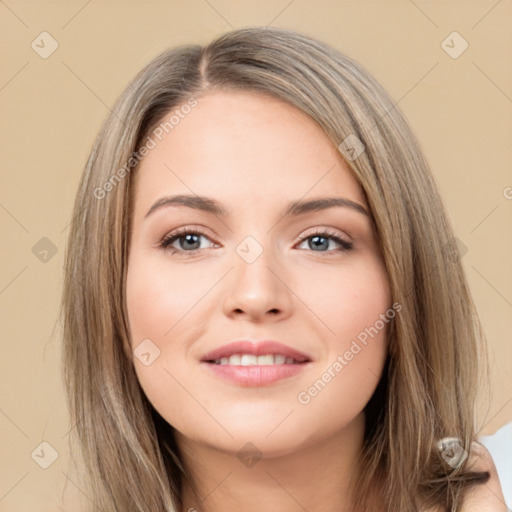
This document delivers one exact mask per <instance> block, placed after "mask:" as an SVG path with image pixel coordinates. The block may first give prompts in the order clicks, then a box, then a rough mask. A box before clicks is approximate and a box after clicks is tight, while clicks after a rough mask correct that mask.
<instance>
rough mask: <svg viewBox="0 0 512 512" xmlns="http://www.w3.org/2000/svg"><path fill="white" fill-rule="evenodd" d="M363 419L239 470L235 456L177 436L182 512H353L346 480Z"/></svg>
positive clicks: (359, 443) (351, 470) (360, 438)
mask: <svg viewBox="0 0 512 512" xmlns="http://www.w3.org/2000/svg"><path fill="white" fill-rule="evenodd" d="M363 435H364V414H363V413H361V414H360V415H359V416H357V417H356V418H355V419H354V420H353V421H352V422H351V423H350V424H348V425H346V426H345V427H344V428H343V429H342V430H340V431H338V432H336V433H334V434H333V435H331V436H330V437H328V438H325V439H323V440H321V441H319V442H316V443H314V444H311V445H308V446H303V447H300V449H297V450H295V451H292V452H290V453H287V454H285V455H281V456H278V457H272V456H268V457H267V456H265V454H262V457H261V458H259V459H254V460H255V462H254V461H253V462H254V463H253V464H250V463H248V464H247V465H246V464H243V463H242V462H241V460H240V459H239V458H238V457H237V453H236V451H235V453H227V452H225V451H219V450H218V449H216V448H214V447H212V446H205V445H203V444H198V443H196V442H193V441H191V440H190V439H187V438H185V437H183V436H182V435H181V434H179V433H178V432H176V436H177V441H178V443H179V446H180V452H181V453H182V456H183V459H184V462H185V467H187V468H188V469H189V472H190V475H191V478H192V481H193V482H194V484H195V488H196V489H197V494H195V493H194V491H193V490H192V488H191V486H190V485H188V484H185V486H184V489H183V491H182V496H183V509H182V512H194V511H197V512H232V511H237V512H239V511H240V510H244V512H256V511H261V510H286V511H287V512H295V511H297V512H304V510H307V511H308V512H320V511H325V510H336V511H337V512H355V511H354V508H353V503H352V497H351V485H352V483H351V478H352V476H353V474H354V468H355V464H356V461H357V459H358V457H359V456H360V453H361V448H362V443H363Z"/></svg>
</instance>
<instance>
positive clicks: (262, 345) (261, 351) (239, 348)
mask: <svg viewBox="0 0 512 512" xmlns="http://www.w3.org/2000/svg"><path fill="white" fill-rule="evenodd" d="M234 354H252V355H255V356H263V355H266V354H273V355H283V356H285V357H292V358H293V359H295V361H297V362H306V361H311V357H310V356H308V355H307V354H304V353H303V352H300V351H298V350H296V349H294V348H291V347H289V346H287V345H284V344H283V343H279V342H278V341H272V340H264V341H246V340H240V341H234V342H232V343H228V344H226V345H222V347H219V348H216V349H215V350H212V351H211V352H208V353H207V354H204V355H203V356H202V357H201V361H204V362H206V361H215V360H217V359H220V358H221V357H230V356H232V355H234Z"/></svg>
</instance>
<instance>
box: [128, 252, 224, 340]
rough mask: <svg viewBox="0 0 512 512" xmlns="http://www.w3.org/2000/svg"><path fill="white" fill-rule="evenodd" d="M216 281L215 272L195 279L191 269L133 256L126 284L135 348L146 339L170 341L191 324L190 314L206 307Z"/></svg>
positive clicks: (197, 276)
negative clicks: (199, 307) (203, 306)
mask: <svg viewBox="0 0 512 512" xmlns="http://www.w3.org/2000/svg"><path fill="white" fill-rule="evenodd" d="M215 279H216V278H215V274H212V272H210V273H209V275H208V273H203V272H201V273H200V274H198V272H194V276H193V280H191V275H190V272H188V271H187V269H185V270H183V269H180V267H179V266H174V267H173V266H172V265H165V261H163V263H162V262H160V261H153V260H152V259H151V258H147V257H144V256H143V255H140V256H139V255H137V254H135V255H133V257H132V259H131V260H130V263H129V266H128V276H127V284H126V301H127V308H128V318H129V323H130V331H131V335H132V345H133V346H136V345H137V343H140V341H142V340H143V339H146V338H150V339H153V338H154V339H155V340H161V341H162V342H165V340H167V339H170V338H171V336H172V335H174V334H176V332H178V331H180V330H181V329H182V327H183V326H184V325H186V324H187V322H189V321H190V318H191V317H190V316H187V315H188V314H189V313H190V312H191V310H192V308H193V307H194V305H195V304H197V303H198V302H199V301H201V302H202V303H203V304H204V302H203V299H204V298H206V302H207V301H208V299H207V293H208V290H209V289H210V288H211V287H212V285H213V283H215ZM197 310H198V308H196V309H195V310H194V312H195V314H197ZM192 316H193V314H192ZM161 341H159V343H161Z"/></svg>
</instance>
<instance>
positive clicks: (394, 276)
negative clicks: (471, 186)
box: [61, 27, 489, 512]
mask: <svg viewBox="0 0 512 512" xmlns="http://www.w3.org/2000/svg"><path fill="white" fill-rule="evenodd" d="M219 88H222V89H224V90H229V89H244V90H249V91H253V92H255V93H262V94H267V95H270V96H273V97H275V98H278V99H280V100H282V101H285V102H288V103H290V104H292V105H294V106H295V107H297V108H298V109H300V110H301V111H303V112H305V113H306V114H308V115H309V116H311V117H312V118H313V119H314V120H315V121H316V122H317V123H318V124H319V125H320V126H321V127H322V128H323V130H324V131H325V134H326V135H327V136H328V137H329V138H330V140H331V141H332V142H333V144H335V145H336V147H339V148H340V151H342V153H343V154H344V156H345V157H346V161H347V164H348V165H349V166H350V168H351V169H352V170H353V172H354V175H355V176H356V177H357V179H358V181H359V182H360V184H361V187H362V189H363V191H364V193H365V195H366V198H367V201H368V205H369V207H370V210H371V213H372V216H373V218H374V221H375V226H376V232H377V237H378V243H379V246H380V249H381V251H382V255H383V258H384V262H385V265H386V269H387V272H388V276H389V280H390V287H391V293H392V299H393V301H396V302H398V303H400V304H401V305H402V309H401V311H400V314H399V315H396V316H395V318H394V319H393V321H392V322H391V325H390V330H389V347H390V348H389V353H388V357H387V361H386V365H385V369H384V371H383V374H382V377H381V380H380V382H379V385H378V387H377V389H376V391H375V393H374V395H373V396H372V398H371V399H370V401H369V403H368V404H367V406H366V408H365V412H366V431H365V440H364V446H363V452H362V454H361V457H360V460H359V462H358V467H357V468H355V470H354V477H353V493H354V500H355V504H356V506H357V507H358V508H359V507H360V508H361V509H363V510H364V509H365V504H366V501H365V500H366V497H367V496H368V495H369V494H370V489H373V488H374V484H375V483H376V482H378V481H381V482H384V485H383V489H384V491H383V494H382V497H381V498H382V501H381V503H382V509H383V510H386V511H388V512H392V511H396V512H398V511H400V512H403V511H405V510H407V511H409V510H419V509H421V510H424V508H423V507H425V508H427V507H428V508H436V510H440V511H443V512H445V511H446V512H457V511H459V510H460V507H461V503H462V499H463V496H464V491H465V490H466V489H467V488H468V487H469V486H470V485H472V484H474V483H477V482H485V481H486V479H487V478H488V477H489V474H488V473H487V472H483V473H476V472H471V471H470V468H469V467H467V466H468V465H467V463H466V462H467V461H466V462H464V458H463V457H462V455H463V454H464V453H466V452H467V453H469V454H471V444H472V442H473V441H475V440H476V435H477V429H478V426H477V424H476V423H477V420H476V413H477V411H478V409H477V407H476V403H477V402H476V400H477V397H478V390H479V388H480V387H482V386H483V387H484V389H488V387H489V384H488V374H489V372H488V362H487V347H486V344H485V343H486V342H485V337H484V334H483V332H482V328H481V326H480V323H479V320H478V317H477V313H476V309H475V306H474V303H473V302H472V299H471V296H470V292H469V289H468V284H467V280H466V277H465V273H464V270H463V266H462V264H461V261H460V256H459V254H458V252H457V241H456V239H455V238H454V234H453V229H452V227H451V224H450V222H449V219H448V216H447V214H446V212H445V209H444V206H443V204H442V200H441V198H440V195H439V192H438V190H437V185H436V183H435V179H434V177H433V174H432V172H431V170H430V169H429V166H428V164H427V162H426V160H425V158H424V156H423V154H422V150H421V148H420V145H419V143H418V142H417V140H416V138H415V136H414V135H413V133H412V131H411V129H410V128H409V127H408V124H407V122H406V120H405V119H404V117H403V115H402V114H401V112H400V110H399V108H398V107H397V105H396V103H395V102H394V101H393V100H392V99H391V97H390V96H389V95H388V94H387V93H386V91H385V90H384V89H383V88H382V86H380V85H379V83H378V82H377V81H376V80H375V79H374V78H373V77H372V76H371V75H370V74H369V73H368V72H367V71H366V70H365V69H364V68H363V67H362V66H361V65H360V64H359V63H357V62H356V61H355V60H353V59H351V58H349V57H348V56H346V55H344V54H342V53H340V52H339V51H337V50H335V49H334V48H332V47H330V46H328V45H326V44H324V43H322V42H319V41H317V40H315V39H314V38H311V37H309V36H307V35H305V34H301V33H298V32H295V31H291V30H285V29H278V28H262V27H246V28H243V29H239V30H233V31H231V32H228V33H226V34H224V35H222V36H221V37H219V38H217V39H216V40H214V41H213V42H211V43H210V44H208V45H206V46H199V45H187V46H181V47H177V48H173V49H170V50H168V51H165V52H163V53H162V54H160V55H158V56H157V57H156V58H155V59H154V60H152V61H151V62H150V63H149V64H148V65H147V66H146V67H144V68H143V69H142V70H141V71H140V72H139V73H138V75H137V76H136V77H135V78H134V79H133V81H132V82H131V83H130V84H129V85H128V86H127V88H126V89H125V90H124V92H123V93H122V94H121V96H120V98H119V99H118V101H117V102H116V104H115V106H114V107H113V110H112V113H111V115H109V116H108V118H107V119H106V121H105V122H104V124H103V127H102V129H101V131H100V133H99V134H98V137H97V139H96V141H95V143H94V146H93V148H92V151H91V154H90V157H89V159H88V161H87V164H86V167H85V169H84V172H83V175H82V178H81V182H80V186H79V190H78V193H77V196H76V201H75V206H74V211H73V216H72V222H71V226H70V233H69V240H68V245H67V250H66V262H65V282H64V290H63V296H62V303H61V309H62V318H63V327H64V332H63V335H64V336H63V337H64V339H63V359H62V363H63V376H64V380H65V386H66V389H67V397H68V406H69V410H70V414H71V421H72V424H73V425H74V428H73V430H72V432H71V434H72V439H74V440H75V441H76V443H77V447H78V451H76V452H75V451H74V450H75V448H74V446H71V450H72V454H73V455H80V457H81V458H82V463H81V464H83V466H81V467H83V469H84V475H85V483H84V485H85V486H86V490H85V492H86V494H87V496H88V497H89V500H90V501H91V502H92V503H93V504H94V506H95V507H98V508H99V509H101V510H105V511H106V510H108V511H109V512H113V511H123V512H128V511H153V512H154V511H163V510H166V511H172V510H175V511H181V507H182V505H183V504H182V499H181V494H180V492H181V489H182V485H183V481H184V479H187V478H188V472H187V470H186V468H185V467H184V465H183V462H182V458H181V456H180V453H179V449H178V446H177V445H176V443H175V442H174V437H173V432H172V427H171V426H170V425H168V424H167V423H166V422H165V421H164V420H163V419H162V418H161V417H160V415H159V414H158V413H157V412H156V411H155V410H154V409H153V407H152V405H151V404H150V403H149V401H148V400H147V398H146V397H145V395H144V393H143V391H142V389H141V387H140V385H139V383H138V380H137V377H136V374H135V370H134V365H133V358H132V357H131V349H130V333H129V328H128V321H127V314H126V301H125V279H126V270H127V261H128V250H129V243H128V241H129V238H130V228H131V217H130V215H131V214H130V212H131V211H132V210H133V204H132V203H133V178H134V174H135V173H136V172H137V164H138V163H139V161H140V159H141V158H142V157H143V154H144V151H143V147H144V146H146V148H147V147H149V145H150V144H151V143H156V139H157V138H158V133H161V132H159V131H158V130H159V129H160V130H161V129H165V130H169V129H172V124H173V121H172V120H169V121H166V122H167V124H165V123H164V124H161V123H162V121H163V120H164V119H166V117H165V116H170V115H172V113H173V111H175V118H176V120H178V119H181V118H183V117H184V116H186V114H187V112H188V111H190V109H192V108H194V105H195V104H197V102H198V101H201V96H202V95H205V94H208V92H209V91H212V90H214V89H219ZM169 119H170V118H169ZM175 122H179V121H175ZM347 137H350V138H349V139H347ZM347 140H351V141H354V140H356V141H359V143H360V144H362V146H360V147H363V146H364V150H363V151H362V153H361V154H359V156H357V157H356V158H347V153H346V151H344V149H346V144H345V142H344V141H347ZM344 144H345V145H344ZM141 155H142V156H141ZM352 156H353V154H352ZM451 437H453V438H457V439H459V440H460V444H458V445H456V447H457V449H458V450H459V452H458V453H459V455H461V458H459V463H457V464H453V457H452V458H450V457H448V456H446V450H450V449H451V450H452V452H451V454H452V455H453V445H452V447H451V448H450V447H447V446H448V445H446V446H445V445H440V446H439V445H438V442H439V440H440V439H444V438H451ZM443 449H444V451H443ZM463 450H464V451H463ZM89 500H87V503H89ZM420 507H421V508H420ZM91 509H92V505H91Z"/></svg>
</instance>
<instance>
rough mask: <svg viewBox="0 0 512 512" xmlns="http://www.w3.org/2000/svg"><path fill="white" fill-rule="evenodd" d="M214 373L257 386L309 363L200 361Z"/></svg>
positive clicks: (243, 384) (227, 378)
mask: <svg viewBox="0 0 512 512" xmlns="http://www.w3.org/2000/svg"><path fill="white" fill-rule="evenodd" d="M201 364H202V365H206V366H207V367H208V368H209V369H210V371H212V372H213V373H214V374H215V375H217V376H219V377H221V378H223V379H226V380H229V381H232V382H235V383H236V384H239V385H241V386H247V387H259V386H266V385H268V384H272V383H274V382H277V381H279V380H282V379H286V378H288V377H293V376H294V375H298V374H299V373H301V372H303V371H304V370H305V369H306V367H308V366H309V365H310V362H307V363H294V364H274V365H264V366H259V365H250V366H241V365H230V364H214V363H205V362H202V363H201Z"/></svg>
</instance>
